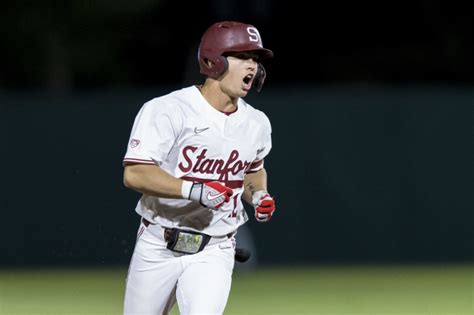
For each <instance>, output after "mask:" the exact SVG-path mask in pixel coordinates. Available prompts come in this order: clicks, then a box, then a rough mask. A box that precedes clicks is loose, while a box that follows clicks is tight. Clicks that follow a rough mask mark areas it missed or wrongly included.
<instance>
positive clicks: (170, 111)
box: [124, 86, 272, 236]
mask: <svg viewBox="0 0 474 315" xmlns="http://www.w3.org/2000/svg"><path fill="white" fill-rule="evenodd" d="M271 146H272V143H271V125H270V121H269V120H268V118H267V116H266V115H265V114H264V113H263V112H261V111H259V110H257V109H255V108H253V107H252V106H250V105H249V104H247V103H246V102H245V101H244V100H242V99H239V102H238V108H237V111H235V112H233V113H231V114H228V113H223V112H220V111H218V110H217V109H215V108H214V107H212V106H211V105H210V104H209V103H208V102H207V101H206V100H205V98H204V97H203V96H202V94H201V92H200V91H199V88H198V87H196V86H191V87H187V88H183V89H181V90H177V91H175V92H172V93H170V94H168V95H165V96H162V97H158V98H155V99H152V100H151V101H149V102H147V103H145V104H144V105H143V107H142V108H141V110H140V112H139V113H138V115H137V116H136V118H135V122H134V125H133V129H132V132H131V135H130V141H129V144H128V149H127V153H126V155H125V158H124V163H141V164H156V165H158V166H159V167H160V168H161V169H163V170H164V171H166V172H168V173H169V174H171V175H172V176H174V177H177V178H181V179H184V180H189V181H199V182H208V181H215V180H217V181H220V182H222V183H224V184H225V185H226V186H228V187H230V188H232V189H233V191H234V194H233V196H232V199H231V201H230V202H228V203H226V204H224V206H222V208H220V209H219V210H211V209H208V208H205V207H203V206H202V205H201V204H199V203H197V202H194V201H190V200H186V199H168V198H158V197H154V196H149V195H146V194H144V195H142V197H141V199H140V200H139V202H138V204H137V207H136V211H137V213H138V214H140V215H141V216H143V217H144V218H146V219H147V220H148V221H150V222H152V223H156V224H159V225H161V226H164V227H170V228H171V227H177V228H187V229H190V230H195V231H200V232H203V233H206V234H208V235H211V236H222V235H226V234H229V233H232V232H234V231H235V230H237V228H238V227H239V226H240V225H242V224H244V223H245V221H247V220H248V217H247V214H246V213H245V210H244V207H243V204H242V201H241V195H242V192H243V190H244V187H243V180H244V176H245V174H246V173H248V172H254V171H258V170H259V169H261V168H263V159H264V157H265V156H266V155H267V154H268V153H269V152H270V149H271Z"/></svg>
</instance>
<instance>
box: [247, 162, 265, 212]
mask: <svg viewBox="0 0 474 315" xmlns="http://www.w3.org/2000/svg"><path fill="white" fill-rule="evenodd" d="M259 190H267V172H266V171H265V169H264V168H262V169H261V170H259V171H258V172H255V173H249V174H246V175H245V177H244V192H243V194H242V199H243V200H245V201H246V202H248V203H249V204H252V195H253V194H254V193H255V192H256V191H259Z"/></svg>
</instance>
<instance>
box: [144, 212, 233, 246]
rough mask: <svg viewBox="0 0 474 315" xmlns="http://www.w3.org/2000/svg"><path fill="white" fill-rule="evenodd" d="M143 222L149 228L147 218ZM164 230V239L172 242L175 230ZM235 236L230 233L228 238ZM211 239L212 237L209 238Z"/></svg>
mask: <svg viewBox="0 0 474 315" xmlns="http://www.w3.org/2000/svg"><path fill="white" fill-rule="evenodd" d="M142 222H143V225H145V227H148V226H149V225H150V224H151V222H150V221H148V220H147V219H145V218H142ZM163 229H164V232H163V237H164V239H165V241H166V242H169V241H171V238H172V237H171V236H172V234H173V229H170V228H167V227H163ZM200 234H202V233H200ZM203 235H207V234H203ZM233 235H234V233H229V234H227V235H226V236H227V238H231V237H232V236H233ZM209 237H211V236H209Z"/></svg>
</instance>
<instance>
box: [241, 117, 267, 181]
mask: <svg viewBox="0 0 474 315" xmlns="http://www.w3.org/2000/svg"><path fill="white" fill-rule="evenodd" d="M261 114H262V116H263V119H262V120H263V128H262V138H261V139H262V142H261V144H260V147H259V148H258V149H257V157H256V158H255V160H254V161H253V162H252V164H251V165H250V167H249V170H248V171H247V173H255V172H258V171H259V170H261V169H262V168H263V163H264V162H263V160H264V158H265V157H266V156H267V155H268V154H269V153H270V150H271V149H272V126H271V124H270V120H269V119H268V117H267V116H266V115H265V114H263V113H261Z"/></svg>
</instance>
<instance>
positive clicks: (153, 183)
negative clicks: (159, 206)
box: [123, 164, 183, 198]
mask: <svg viewBox="0 0 474 315" xmlns="http://www.w3.org/2000/svg"><path fill="white" fill-rule="evenodd" d="M123 182H124V184H125V186H126V187H128V188H130V189H133V190H135V191H138V192H140V193H142V194H147V195H151V196H156V197H163V198H183V197H182V192H181V185H182V183H183V181H182V180H181V179H179V178H176V177H173V176H171V175H170V174H168V173H167V172H165V171H163V170H162V169H161V168H160V167H158V166H156V165H145V164H133V165H127V166H125V170H124V176H123Z"/></svg>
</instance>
